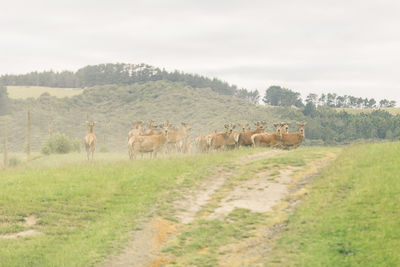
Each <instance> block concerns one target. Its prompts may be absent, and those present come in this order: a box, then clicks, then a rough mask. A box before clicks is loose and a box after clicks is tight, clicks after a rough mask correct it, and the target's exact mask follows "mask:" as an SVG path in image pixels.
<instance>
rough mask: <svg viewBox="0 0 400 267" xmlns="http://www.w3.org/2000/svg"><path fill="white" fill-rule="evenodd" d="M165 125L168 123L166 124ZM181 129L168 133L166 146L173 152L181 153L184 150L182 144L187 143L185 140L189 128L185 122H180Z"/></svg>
mask: <svg viewBox="0 0 400 267" xmlns="http://www.w3.org/2000/svg"><path fill="white" fill-rule="evenodd" d="M167 125H169V123H168V122H167ZM181 125H182V128H181V129H179V130H178V129H176V128H175V127H174V126H172V127H174V128H175V129H174V130H170V131H169V133H168V145H169V146H171V148H172V149H173V150H177V151H183V149H184V144H185V143H187V142H188V140H187V138H188V136H187V133H188V131H190V129H191V127H190V126H189V124H187V123H185V122H181Z"/></svg>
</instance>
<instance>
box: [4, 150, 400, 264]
mask: <svg viewBox="0 0 400 267" xmlns="http://www.w3.org/2000/svg"><path fill="white" fill-rule="evenodd" d="M261 151H263V150H262V149H255V150H253V149H240V150H238V151H230V152H223V153H215V154H208V155H191V156H186V157H184V156H174V157H167V158H160V159H157V160H152V161H150V160H138V161H128V160H127V155H126V154H118V153H97V154H96V159H95V162H93V163H87V162H86V161H85V155H84V154H83V153H80V154H69V155H53V156H48V157H45V156H39V155H33V156H32V158H31V159H30V160H29V161H24V160H23V157H22V156H20V159H21V163H20V164H19V165H18V166H16V167H13V168H9V169H7V170H0V176H1V179H0V236H4V235H9V234H12V233H16V232H21V231H27V230H35V231H38V232H39V233H42V234H40V235H37V236H31V237H25V238H18V239H3V238H0V259H1V260H0V266H92V265H97V264H101V263H102V262H104V261H105V260H106V259H108V257H109V255H110V254H114V255H115V254H118V252H119V251H121V249H122V248H123V247H124V244H126V242H127V241H128V238H129V237H130V235H129V233H130V232H131V231H132V230H135V229H140V228H139V227H141V225H142V224H141V223H142V222H143V220H146V218H150V217H151V216H156V217H159V216H161V217H163V218H164V219H166V220H170V221H171V222H174V216H173V214H174V213H176V212H177V210H176V208H174V206H173V201H174V199H176V197H177V195H178V196H179V195H180V194H181V193H183V192H185V190H188V189H194V188H196V187H197V185H199V183H200V182H201V181H203V180H204V179H206V178H209V177H210V175H212V174H213V173H215V172H216V171H217V170H218V171H217V172H218V173H220V172H221V171H222V170H223V172H225V173H228V174H229V177H227V180H226V182H225V183H224V184H223V186H222V187H221V188H220V189H218V191H216V192H215V194H214V195H212V198H211V199H210V200H209V201H208V202H207V204H206V205H205V207H203V208H202V210H200V211H199V212H198V213H197V215H196V218H195V220H194V221H193V222H191V223H189V224H187V225H180V226H179V232H178V233H176V237H175V238H174V239H172V240H170V241H169V242H168V244H167V246H166V247H165V249H164V251H163V253H165V254H166V255H168V257H170V258H171V259H173V261H171V262H170V263H169V264H170V265H174V266H187V265H191V266H216V265H218V263H221V262H225V260H226V258H224V257H227V255H225V253H227V252H226V249H227V248H229V246H234V245H235V244H236V243H243V242H244V243H246V242H249V241H247V240H250V241H251V240H252V238H255V236H257V233H261V237H262V236H264V234H263V233H264V231H265V230H263V229H265V227H267V228H268V227H273V226H274V225H277V224H283V225H284V226H283V228H282V230H281V232H280V233H279V235H278V237H277V238H278V241H277V242H276V243H275V242H273V243H272V244H274V245H273V247H272V248H271V250H270V249H268V252H265V253H266V254H265V255H262V256H263V257H264V258H265V257H266V258H267V259H266V260H265V262H264V263H265V265H266V266H270V265H278V266H354V265H356V266H396V265H398V264H399V263H400V256H399V254H398V251H397V248H398V247H399V245H400V227H399V226H400V224H399V218H400V202H399V201H398V199H400V180H399V179H398V173H399V172H400V165H399V164H398V162H399V160H400V144H398V143H381V144H367V145H355V146H350V147H346V148H332V147H301V148H299V149H297V150H294V151H285V152H282V153H277V154H274V156H272V157H268V158H260V159H255V160H253V161H251V162H247V163H244V164H243V163H240V162H238V159H239V158H241V157H243V156H246V155H249V154H254V153H259V152H261ZM335 155H338V156H337V158H336V160H335V161H333V162H331V163H329V164H328V166H327V167H325V168H324V169H323V171H322V173H321V174H320V175H319V176H318V177H317V178H315V179H314V181H313V182H312V184H310V185H309V186H308V187H307V188H303V189H300V190H297V191H296V190H295V189H293V191H291V192H292V193H291V194H290V195H289V196H288V197H287V198H286V199H284V200H282V203H280V204H278V205H277V206H276V207H274V209H273V210H272V211H270V212H267V213H258V212H252V211H250V210H247V209H234V210H233V211H232V212H231V213H229V214H228V215H227V216H226V217H225V218H224V219H222V220H221V219H210V217H209V216H210V214H212V213H213V212H214V211H215V210H216V209H217V208H218V207H219V205H220V204H221V200H222V199H224V198H225V197H226V196H227V194H229V192H231V191H232V190H233V189H234V188H237V187H238V186H239V185H241V184H243V183H244V182H245V181H248V180H251V179H253V178H254V177H256V176H257V175H258V174H260V173H264V172H266V171H267V172H268V173H269V176H268V177H269V178H268V180H270V179H271V181H273V180H274V179H275V178H276V177H279V173H280V171H281V170H292V171H293V179H294V181H300V179H302V178H301V177H305V176H307V175H310V174H313V173H315V172H316V170H317V169H318V168H320V166H321V164H322V162H327V161H326V158H327V157H328V158H334V157H335ZM15 156H16V157H18V156H19V155H15ZM221 167H222V169H221ZM296 179H297V180H296ZM292 186H294V187H296V182H293V184H292ZM299 192H301V194H300V193H299ZM299 199H302V202H301V203H300V204H299V205H298V207H297V209H296V210H294V211H292V210H290V209H288V207H289V206H290V203H292V202H293V201H295V202H297V201H298V200H299ZM30 216H34V217H36V218H37V223H36V224H34V225H30V226H29V225H26V223H25V218H27V217H30ZM261 240H262V239H261ZM267 240H269V239H267ZM268 242H271V241H268ZM250 244H251V243H250ZM228 254H229V253H228Z"/></svg>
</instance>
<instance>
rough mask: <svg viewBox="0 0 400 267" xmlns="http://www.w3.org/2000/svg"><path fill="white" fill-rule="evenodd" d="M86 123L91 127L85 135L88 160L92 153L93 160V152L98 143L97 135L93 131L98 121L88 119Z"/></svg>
mask: <svg viewBox="0 0 400 267" xmlns="http://www.w3.org/2000/svg"><path fill="white" fill-rule="evenodd" d="M86 124H87V126H88V128H89V133H88V134H87V135H86V136H85V140H84V142H85V149H86V153H87V159H88V161H89V160H90V154H92V161H93V153H94V150H95V149H96V144H97V139H96V135H95V134H94V133H93V127H94V125H95V124H96V122H93V121H91V122H89V121H86Z"/></svg>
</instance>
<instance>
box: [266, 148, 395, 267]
mask: <svg viewBox="0 0 400 267" xmlns="http://www.w3.org/2000/svg"><path fill="white" fill-rule="evenodd" d="M399 161H400V144H399V143H385V144H369V145H358V146H352V147H348V148H346V149H344V150H343V152H342V153H341V155H340V156H339V157H338V158H337V159H336V161H335V162H334V163H333V164H331V165H330V166H329V167H327V168H326V169H325V171H324V172H323V173H322V175H321V176H320V177H319V178H318V180H316V181H315V183H313V185H312V187H311V188H310V192H311V193H310V194H309V196H308V198H307V199H306V200H305V201H304V202H303V203H302V204H301V205H300V207H299V208H298V209H297V210H296V211H295V212H294V213H293V214H292V215H291V216H289V218H288V220H287V227H286V228H285V231H284V233H283V235H282V237H281V238H280V239H279V241H278V242H277V245H276V247H275V248H274V249H273V250H272V252H271V254H270V257H269V260H268V261H267V262H266V263H265V264H266V265H267V266H271V265H279V266H397V265H399V264H400V254H399V253H398V247H399V246H400V220H399V218H400V202H399V199H400V179H399V175H398V174H399V172H400V165H399V164H398V162H399Z"/></svg>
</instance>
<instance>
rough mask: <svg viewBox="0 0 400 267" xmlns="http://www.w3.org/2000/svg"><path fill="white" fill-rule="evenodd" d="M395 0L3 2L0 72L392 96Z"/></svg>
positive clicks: (398, 42) (397, 31) (397, 24)
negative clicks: (146, 76)
mask: <svg viewBox="0 0 400 267" xmlns="http://www.w3.org/2000/svg"><path fill="white" fill-rule="evenodd" d="M399 14H400V1H398V0H390V1H389V0H388V1H386V0H380V1H378V0H363V1H358V0H357V1H354V0H348V1H344V0H342V1H341V0H335V1H330V0H325V1H320V0H303V1H295V0H291V1H288V0H280V1H272V0H264V1H255V0H246V1H236V0H229V1H225V0H219V1H216V0H202V1H198V0H196V1H195V0H168V1H167V0H158V1H154V0H146V1H135V0H127V1H123V0H114V1H105V0H96V1H94V0H79V1H76V0H57V1H54V0H52V1H47V0H46V1H44V0H36V1H20V0H14V1H6V2H5V1H3V2H2V5H1V9H0V36H1V38H0V51H1V52H0V74H6V73H8V74H21V73H27V72H30V71H36V70H37V71H43V70H55V71H62V70H73V71H75V70H77V69H79V68H81V67H83V66H86V65H93V64H100V63H117V62H120V63H132V64H138V63H146V64H149V65H153V66H156V67H160V68H165V69H166V70H169V71H173V70H181V71H184V72H189V73H197V74H201V75H205V76H208V77H210V78H213V77H217V78H219V79H222V80H224V81H227V82H228V83H230V84H236V85H237V86H238V87H240V88H241V87H244V88H247V89H250V90H254V89H257V90H259V91H260V92H261V94H262V95H263V94H264V92H265V90H266V89H267V88H268V87H269V86H271V85H280V86H283V87H286V88H290V89H292V90H294V91H298V92H301V93H302V95H303V97H305V96H306V95H307V94H309V93H317V94H321V93H327V92H335V93H337V94H339V95H344V94H348V95H354V96H358V97H359V96H361V97H368V98H370V97H374V98H376V99H378V100H379V99H382V98H387V99H390V100H396V101H397V102H398V104H400V86H399V84H400V73H399V72H400V71H399V65H400V16H399Z"/></svg>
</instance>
